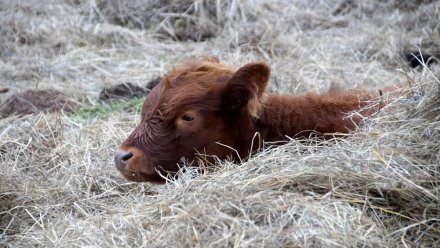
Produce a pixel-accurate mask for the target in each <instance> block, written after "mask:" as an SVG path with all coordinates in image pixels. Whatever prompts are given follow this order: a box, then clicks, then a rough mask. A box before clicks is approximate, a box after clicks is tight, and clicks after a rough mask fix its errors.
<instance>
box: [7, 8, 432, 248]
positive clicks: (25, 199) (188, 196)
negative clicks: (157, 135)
mask: <svg viewBox="0 0 440 248" xmlns="http://www.w3.org/2000/svg"><path fill="white" fill-rule="evenodd" d="M152 2H153V1H142V0H136V1H116V0H114V1H99V0H65V1H55V0H47V1H37V0H35V1H34V0H32V1H1V2H0V12H1V15H0V22H1V23H2V26H1V28H0V32H1V36H0V44H1V45H0V54H1V57H0V63H1V66H0V87H6V88H9V89H10V90H9V92H8V93H4V94H2V95H1V97H2V100H3V99H6V97H7V96H9V95H8V94H14V93H16V92H19V91H22V90H24V89H35V88H37V89H48V88H55V89H57V90H60V91H62V92H63V93H64V94H66V95H69V96H71V97H72V98H74V99H75V101H76V102H81V103H82V104H83V106H85V107H87V106H92V107H96V108H98V109H99V108H104V109H105V106H104V105H100V104H99V103H98V101H97V100H96V99H97V96H98V94H99V91H100V90H101V89H102V87H103V86H107V85H114V84H117V83H123V82H132V83H135V84H141V85H144V84H145V83H146V82H148V81H149V80H150V79H152V78H155V77H156V76H158V75H162V74H163V73H164V72H166V71H167V70H168V69H169V68H171V67H172V65H173V64H175V63H179V62H180V61H184V60H186V59H188V58H191V57H194V56H200V55H216V56H219V57H220V58H221V60H222V62H224V63H227V64H231V65H235V66H239V65H243V64H244V63H246V62H249V61H256V60H264V61H266V62H267V63H269V64H270V66H271V68H272V70H273V72H272V76H271V86H270V90H271V91H274V92H288V93H294V94H297V93H301V92H304V91H309V90H311V91H319V92H324V91H325V90H327V89H329V87H331V86H332V85H335V84H336V85H337V86H338V87H344V88H354V87H363V88H380V87H383V86H384V85H388V86H389V85H393V84H400V85H404V86H406V87H408V89H409V90H408V92H407V94H404V95H400V96H396V95H393V96H384V99H383V100H384V101H386V102H389V104H388V105H386V106H384V107H383V108H382V109H381V110H380V111H379V112H378V113H377V114H376V115H374V116H373V117H371V118H368V119H366V120H365V123H363V125H362V126H360V127H359V128H358V129H357V130H356V131H355V132H353V133H352V134H350V135H348V136H347V137H344V138H338V139H335V140H331V141H319V140H303V141H300V140H292V141H291V142H289V143H288V144H285V145H282V146H273V147H271V146H270V144H269V146H268V147H267V148H265V149H264V150H262V151H261V152H260V153H257V154H255V155H253V156H252V158H251V159H249V160H248V161H245V162H243V163H242V164H232V163H230V162H227V161H222V162H219V163H218V166H216V167H213V168H210V169H209V170H208V171H205V172H203V173H200V172H198V171H196V170H186V171H185V172H182V173H181V174H180V175H179V179H177V180H174V181H170V182H169V183H168V184H166V185H163V186H156V185H151V184H148V183H145V184H137V183H130V182H127V181H126V180H125V179H123V178H122V177H121V176H120V175H119V174H118V173H117V171H116V170H115V168H114V166H113V161H112V160H113V159H112V153H113V150H114V148H115V147H117V145H118V144H119V143H120V142H121V141H122V140H123V139H124V138H125V137H126V136H127V135H128V134H129V133H130V131H131V130H132V129H133V128H134V126H135V125H136V123H137V122H138V121H139V117H138V114H137V113H135V112H133V111H113V112H110V113H109V114H106V115H97V116H94V117H90V118H84V117H81V116H83V115H81V111H83V110H78V112H77V113H73V114H70V113H63V112H59V113H52V114H32V115H28V116H24V117H19V116H9V117H6V118H3V119H0V246H7V247H29V246H39V247H71V246H97V247H111V246H114V247H123V246H129V247H138V246H144V247H207V246H215V247H225V246H229V247H232V246H234V247H260V246H263V247H339V246H342V247H360V246H364V247H438V246H440V239H439V237H440V202H439V197H440V184H439V180H440V168H439V167H440V166H439V165H440V142H439V141H440V125H439V122H440V81H439V78H440V74H439V72H440V67H439V66H438V65H433V66H432V67H431V68H426V67H423V68H418V69H415V70H410V69H409V68H408V67H407V66H406V64H405V62H403V61H402V60H401V59H399V58H400V55H401V54H402V52H403V51H404V50H405V49H408V48H411V49H414V50H415V51H417V49H418V48H421V49H427V50H435V49H437V50H439V49H438V40H440V36H439V26H438V23H440V21H439V14H438V13H440V4H439V2H437V1H405V2H404V3H401V1H397V0H396V1H377V2H376V1H372V0H369V1H362V3H357V2H356V1H344V0H328V1H324V0H314V1H287V0H276V1H253V0H245V1H235V0H229V1H219V0H217V1H208V0H205V1H203V0H196V1H177V0H170V1H157V2H155V3H152ZM436 41H437V43H436ZM386 97H389V99H388V98H387V99H385V98H386ZM355 114H356V113H353V115H355Z"/></svg>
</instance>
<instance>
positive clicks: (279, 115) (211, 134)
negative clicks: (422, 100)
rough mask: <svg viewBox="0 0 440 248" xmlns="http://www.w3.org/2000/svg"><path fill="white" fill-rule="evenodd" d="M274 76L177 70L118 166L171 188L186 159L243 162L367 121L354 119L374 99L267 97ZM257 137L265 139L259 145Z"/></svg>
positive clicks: (261, 70) (254, 69)
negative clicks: (275, 146) (270, 146)
mask: <svg viewBox="0 0 440 248" xmlns="http://www.w3.org/2000/svg"><path fill="white" fill-rule="evenodd" d="M269 74H270V70H269V67H268V66H267V65H266V64H264V63H252V64H247V65H245V66H243V67H242V68H240V69H239V70H237V71H235V70H234V69H232V68H229V67H227V66H224V65H221V64H220V63H218V61H217V60H216V59H215V58H205V59H202V60H195V61H191V62H188V63H185V64H183V65H181V66H179V67H177V68H175V69H173V70H172V71H171V72H170V73H168V74H167V75H166V76H165V77H164V79H163V80H162V81H161V82H160V83H159V84H158V85H157V86H156V87H155V88H154V89H153V90H152V91H151V93H150V94H149V95H148V97H147V98H146V99H145V102H144V105H143V108H142V114H141V115H142V120H141V123H140V125H139V126H138V127H136V129H135V130H134V131H133V132H132V133H131V135H130V136H129V137H128V138H127V139H126V140H125V141H124V142H123V143H122V145H121V146H120V148H119V151H118V152H117V153H116V155H115V162H116V167H117V168H118V169H119V170H120V171H121V173H122V174H123V175H124V176H125V177H126V178H128V179H130V180H133V181H150V182H164V178H163V177H162V176H167V175H169V174H170V173H171V174H172V173H174V172H176V171H178V170H179V167H180V165H182V164H183V161H185V162H186V163H185V164H191V165H193V166H196V165H198V162H197V161H198V159H202V160H205V161H206V160H208V161H210V162H212V161H213V160H214V158H213V157H217V158H219V159H226V158H230V159H233V160H235V161H238V160H239V159H240V158H246V157H248V156H249V154H250V153H251V152H252V151H251V147H253V148H252V150H255V149H256V148H257V147H259V145H260V144H261V143H259V142H261V141H264V142H271V141H282V140H286V138H287V136H289V137H294V138H297V137H302V138H307V137H310V135H312V134H315V133H321V134H323V135H324V136H325V135H330V136H331V134H334V133H347V132H349V131H350V130H353V129H354V128H355V127H356V125H357V124H358V122H359V121H360V118H357V119H356V118H355V119H353V118H345V116H346V114H347V113H348V112H350V111H354V110H359V109H361V108H362V107H364V106H366V105H367V102H368V101H369V100H370V99H372V98H373V96H372V95H374V94H372V93H369V92H354V91H344V92H336V91H331V92H329V93H326V94H322V95H318V94H314V93H307V94H303V95H299V96H293V95H275V94H268V95H266V94H265V93H264V92H265V88H266V85H267V82H268V79H269ZM375 95H378V94H375ZM363 114H368V113H366V112H364V113H363ZM256 133H259V139H255V140H257V141H255V142H256V143H255V142H254V143H252V142H253V140H254V137H255V134H256ZM330 136H329V137H330ZM161 175H162V176H161Z"/></svg>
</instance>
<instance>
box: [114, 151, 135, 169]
mask: <svg viewBox="0 0 440 248" xmlns="http://www.w3.org/2000/svg"><path fill="white" fill-rule="evenodd" d="M131 157H133V153H132V152H125V151H117V152H116V153H115V164H116V167H117V168H118V169H119V170H124V169H125V167H126V166H127V164H126V163H127V160H129V159H130V158H131Z"/></svg>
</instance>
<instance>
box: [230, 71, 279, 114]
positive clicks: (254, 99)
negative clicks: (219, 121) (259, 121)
mask: <svg viewBox="0 0 440 248" xmlns="http://www.w3.org/2000/svg"><path fill="white" fill-rule="evenodd" d="M269 75H270V68H269V66H268V65H267V64H265V63H251V64H247V65H245V66H243V67H241V68H240V69H238V71H237V72H235V73H234V75H233V76H232V78H231V79H230V80H229V81H228V83H227V84H226V86H225V88H224V90H223V93H222V105H223V108H224V109H225V110H227V111H232V112H237V111H241V110H243V109H245V108H247V110H248V111H249V112H250V114H251V115H252V116H254V117H258V114H259V111H260V107H261V101H262V97H263V93H264V91H265V89H266V85H267V82H268V80H269Z"/></svg>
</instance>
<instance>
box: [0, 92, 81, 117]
mask: <svg viewBox="0 0 440 248" xmlns="http://www.w3.org/2000/svg"><path fill="white" fill-rule="evenodd" d="M75 105H76V104H75V103H74V102H73V101H72V100H71V99H70V98H69V97H67V96H66V95H64V94H63V93H61V92H60V91H57V90H53V89H49V90H27V91H24V92H21V93H16V94H13V95H12V96H10V97H9V98H8V99H7V100H6V101H5V102H4V103H2V104H1V106H0V116H2V117H6V116H10V115H13V114H17V115H28V114H32V113H39V112H46V113H48V112H55V111H60V110H63V111H68V112H71V111H73V109H74V107H75Z"/></svg>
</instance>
